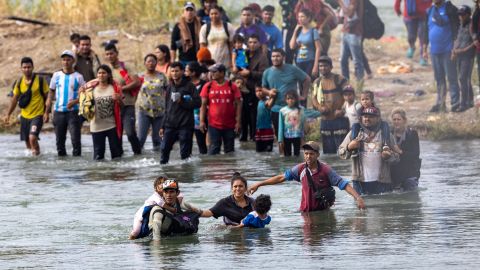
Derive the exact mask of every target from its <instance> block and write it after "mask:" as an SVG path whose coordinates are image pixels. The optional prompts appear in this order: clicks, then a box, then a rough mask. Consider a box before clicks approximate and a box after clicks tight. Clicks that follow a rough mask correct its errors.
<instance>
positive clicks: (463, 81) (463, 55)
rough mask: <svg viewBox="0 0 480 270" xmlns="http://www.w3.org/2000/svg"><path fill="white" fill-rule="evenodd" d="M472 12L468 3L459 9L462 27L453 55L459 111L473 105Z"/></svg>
mask: <svg viewBox="0 0 480 270" xmlns="http://www.w3.org/2000/svg"><path fill="white" fill-rule="evenodd" d="M471 14H472V10H471V9H470V7H469V6H467V5H462V6H460V8H459V9H458V17H459V19H460V27H459V29H458V35H457V39H456V40H455V42H454V44H453V51H452V56H453V58H454V59H455V60H456V62H457V72H458V81H459V84H460V107H459V108H458V110H457V112H463V111H465V110H468V109H469V108H471V107H473V88H472V71H473V64H474V62H475V44H474V43H473V39H472V34H471V32H470V28H471V21H472V20H471V19H470V16H471Z"/></svg>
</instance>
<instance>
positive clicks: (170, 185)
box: [162, 180, 178, 190]
mask: <svg viewBox="0 0 480 270" xmlns="http://www.w3.org/2000/svg"><path fill="white" fill-rule="evenodd" d="M162 188H163V190H167V189H175V190H178V182H177V181H176V180H166V181H165V182H163V185H162Z"/></svg>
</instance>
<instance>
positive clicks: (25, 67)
mask: <svg viewBox="0 0 480 270" xmlns="http://www.w3.org/2000/svg"><path fill="white" fill-rule="evenodd" d="M20 69H21V70H22V73H23V75H25V77H31V76H32V74H33V65H32V64H31V63H23V64H22V65H21V66H20Z"/></svg>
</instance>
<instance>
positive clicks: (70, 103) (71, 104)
mask: <svg viewBox="0 0 480 270" xmlns="http://www.w3.org/2000/svg"><path fill="white" fill-rule="evenodd" d="M75 104H77V101H76V100H70V101H69V102H68V103H67V109H69V110H71V109H72V108H73V106H75Z"/></svg>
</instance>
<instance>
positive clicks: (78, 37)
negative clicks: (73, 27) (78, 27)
mask: <svg viewBox="0 0 480 270" xmlns="http://www.w3.org/2000/svg"><path fill="white" fill-rule="evenodd" d="M77 39H78V40H80V34H79V33H73V34H71V35H70V41H71V42H74V41H75V40H77Z"/></svg>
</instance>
